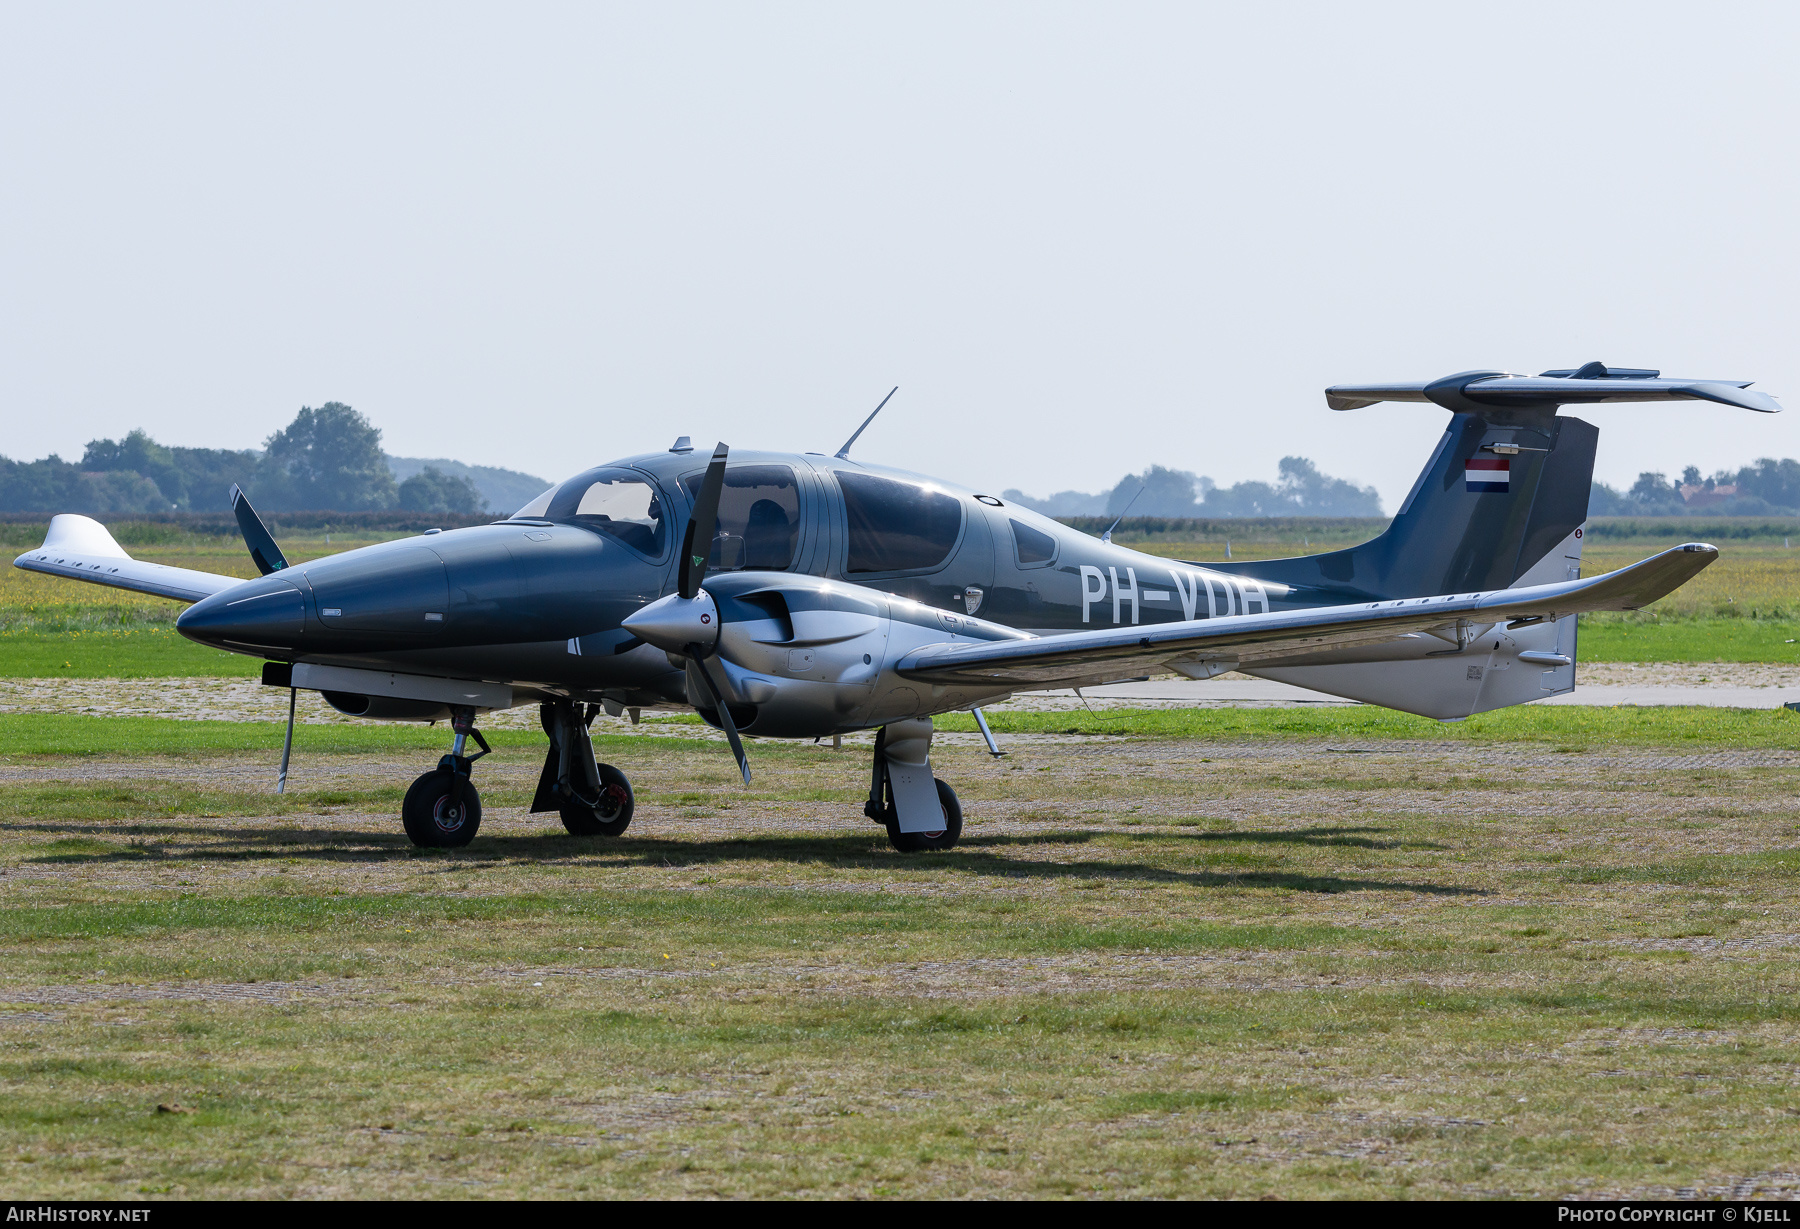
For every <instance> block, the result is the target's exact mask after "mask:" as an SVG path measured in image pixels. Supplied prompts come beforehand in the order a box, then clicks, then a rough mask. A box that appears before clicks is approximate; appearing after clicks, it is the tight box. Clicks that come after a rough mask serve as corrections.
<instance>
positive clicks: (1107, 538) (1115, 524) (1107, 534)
mask: <svg viewBox="0 0 1800 1229" xmlns="http://www.w3.org/2000/svg"><path fill="white" fill-rule="evenodd" d="M1149 489H1150V484H1149V483H1148V482H1146V483H1145V484H1144V485H1143V486H1141V487H1139V488H1138V489H1137V495H1133V496H1132V497H1131V503H1128V504H1126V505H1125V512H1129V511H1131V504H1135V503H1136V502H1137V501H1138V495H1142V494H1143V493H1144V492H1145V491H1148V490H1149ZM1125 512H1121V513H1119V515H1118V516H1116V517H1114V518H1113V523H1112V524H1110V525H1108V526H1107V527H1106V532H1105V533H1103V534H1101V535H1100V540H1101V541H1102V542H1111V541H1112V531H1113V530H1115V529H1117V528H1118V527H1119V522H1120V521H1122V520H1124V519H1125Z"/></svg>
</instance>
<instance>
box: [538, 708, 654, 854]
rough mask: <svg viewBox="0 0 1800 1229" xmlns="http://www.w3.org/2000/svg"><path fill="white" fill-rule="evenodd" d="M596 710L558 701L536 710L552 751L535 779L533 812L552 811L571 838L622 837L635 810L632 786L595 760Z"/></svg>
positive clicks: (617, 773)
mask: <svg viewBox="0 0 1800 1229" xmlns="http://www.w3.org/2000/svg"><path fill="white" fill-rule="evenodd" d="M599 712H600V706H599V705H597V704H576V703H574V702H572V701H569V700H562V701H559V702H557V703H555V704H545V705H543V706H542V707H541V708H539V709H538V719H539V720H540V721H542V722H543V723H544V733H546V734H548V735H549V736H550V751H549V753H548V754H547V755H545V756H544V771H543V773H542V774H540V775H539V777H538V787H537V795H536V797H534V798H533V799H532V800H531V809H532V811H533V812H534V813H535V812H539V811H556V812H558V813H559V814H560V815H561V816H562V821H563V827H565V828H567V829H568V830H569V832H570V834H571V835H573V836H620V835H623V834H624V832H625V829H626V827H627V825H629V824H630V823H631V812H632V810H633V808H634V807H635V805H636V799H635V798H633V797H632V793H631V782H630V781H627V780H626V779H625V774H624V773H622V772H620V771H619V770H618V769H617V768H614V767H613V766H612V765H611V764H600V763H596V762H595V760H594V744H593V740H592V739H590V738H589V737H588V727H589V726H590V725H592V724H593V721H594V718H595V717H596V716H597V715H598V714H599Z"/></svg>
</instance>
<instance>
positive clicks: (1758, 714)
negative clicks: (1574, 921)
mask: <svg viewBox="0 0 1800 1229" xmlns="http://www.w3.org/2000/svg"><path fill="white" fill-rule="evenodd" d="M936 724H937V728H938V729H940V730H953V731H960V732H965V733H967V732H973V731H974V729H975V722H974V719H973V718H971V717H969V716H968V715H967V714H964V713H949V714H946V715H944V716H941V717H938V718H937V719H936ZM988 724H990V725H991V726H993V727H994V729H995V731H996V732H997V733H1006V734H1051V733H1061V734H1124V735H1132V736H1136V737H1146V738H1205V739H1215V738H1216V739H1231V738H1317V739H1327V740H1333V741H1336V740H1343V741H1345V742H1355V741H1360V740H1366V739H1418V740H1421V741H1429V742H1437V743H1457V742H1542V743H1555V744H1558V745H1560V746H1568V747H1571V748H1580V749H1585V748H1587V747H1593V746H1634V747H1657V746H1668V747H1684V748H1689V749H1694V750H1699V749H1702V748H1704V749H1706V750H1717V749H1725V748H1770V747H1795V746H1800V716H1797V715H1796V714H1794V713H1790V712H1788V711H1786V710H1785V709H1778V708H1777V709H1768V710H1764V709H1745V708H1703V707H1699V706H1682V707H1676V706H1667V707H1661V706H1659V707H1643V708H1637V707H1629V706H1620V707H1616V708H1577V707H1574V706H1569V707H1554V708H1552V707H1538V708H1532V707H1519V708H1508V709H1501V710H1500V711H1498V712H1492V713H1482V714H1480V715H1479V716H1475V717H1471V718H1469V719H1468V720H1467V721H1460V722H1453V723H1445V722H1439V721H1432V720H1429V719H1428V718H1425V717H1414V716H1411V715H1410V714H1407V713H1396V712H1393V711H1391V710H1388V709H1382V708H1374V707H1368V706H1364V707H1356V708H1349V707H1345V708H1328V709H1315V708H1190V709H1180V708H1172V709H1143V708H1118V709H1104V710H1100V711H1098V712H1091V713H1090V712H1088V711H1086V710H1080V709H1078V710H1065V711H1062V712H1035V713H1034V712H996V713H989V714H988Z"/></svg>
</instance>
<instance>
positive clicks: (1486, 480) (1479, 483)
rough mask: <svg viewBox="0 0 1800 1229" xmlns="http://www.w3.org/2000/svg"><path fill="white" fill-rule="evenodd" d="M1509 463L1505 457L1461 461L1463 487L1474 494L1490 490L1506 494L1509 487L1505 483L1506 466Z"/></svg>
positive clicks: (1485, 492)
mask: <svg viewBox="0 0 1800 1229" xmlns="http://www.w3.org/2000/svg"><path fill="white" fill-rule="evenodd" d="M1511 464H1512V462H1510V461H1509V460H1507V459H1506V458H1505V457H1495V458H1493V459H1492V460H1489V459H1486V458H1480V457H1471V458H1469V459H1468V460H1467V461H1464V462H1463V482H1464V487H1463V489H1464V490H1466V491H1469V492H1471V493H1472V494H1476V495H1483V494H1488V493H1490V492H1494V493H1498V494H1501V495H1504V494H1506V492H1507V491H1508V490H1510V489H1511V488H1510V487H1509V486H1508V484H1507V477H1508V468H1507V467H1508V466H1509V465H1511Z"/></svg>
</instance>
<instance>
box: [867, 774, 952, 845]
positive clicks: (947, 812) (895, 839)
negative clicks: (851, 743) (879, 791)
mask: <svg viewBox="0 0 1800 1229" xmlns="http://www.w3.org/2000/svg"><path fill="white" fill-rule="evenodd" d="M932 780H933V781H936V782H937V794H938V805H940V806H942V807H943V808H944V827H943V829H942V830H941V831H938V832H902V831H900V816H899V815H898V814H897V813H896V812H895V810H894V793H893V790H892V789H891V788H889V789H888V790H887V791H886V795H887V807H886V808H885V809H884V811H883V817H884V818H883V821H882V822H883V823H885V824H886V825H887V833H888V844H890V845H892V846H893V847H894V848H895V849H897V850H899V851H900V852H901V853H924V852H926V851H928V850H933V849H952V848H954V847H955V846H956V840H957V838H958V837H960V836H961V835H962V803H960V802H958V801H957V799H956V791H955V790H953V789H951V788H950V787H949V786H948V785H947V784H945V783H944V782H943V781H942V780H940V779H939V778H937V777H933V778H932Z"/></svg>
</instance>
